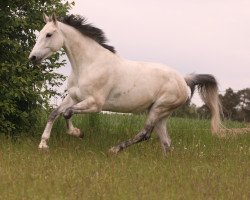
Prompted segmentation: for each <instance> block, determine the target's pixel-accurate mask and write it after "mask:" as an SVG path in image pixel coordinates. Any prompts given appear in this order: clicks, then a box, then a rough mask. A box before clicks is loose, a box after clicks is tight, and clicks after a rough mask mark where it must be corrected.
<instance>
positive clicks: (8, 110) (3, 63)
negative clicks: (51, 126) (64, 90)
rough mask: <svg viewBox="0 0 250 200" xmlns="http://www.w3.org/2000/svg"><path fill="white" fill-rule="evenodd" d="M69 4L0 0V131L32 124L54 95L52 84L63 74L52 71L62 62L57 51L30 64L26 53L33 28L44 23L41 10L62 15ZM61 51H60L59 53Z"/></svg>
mask: <svg viewBox="0 0 250 200" xmlns="http://www.w3.org/2000/svg"><path fill="white" fill-rule="evenodd" d="M71 5H72V3H68V2H65V1H64V3H63V2H61V1H60V0H51V1H40V0H31V1H22V0H5V1H1V2H0V52H1V53H0V99H1V101H0V121H1V125H0V133H4V134H11V135H12V134H14V133H18V134H19V133H21V132H25V131H27V130H30V129H31V128H32V127H34V124H35V123H36V120H37V113H38V112H40V111H39V110H40V109H41V108H42V107H44V106H47V105H48V99H49V98H50V97H51V96H53V95H57V92H56V91H55V90H54V89H53V87H54V86H58V85H60V84H61V81H62V80H63V79H64V77H63V76H62V75H60V74H57V73H54V72H53V69H55V68H58V67H61V66H62V65H64V64H65V61H59V60H58V59H59V54H57V55H55V56H54V57H52V58H51V59H50V60H48V61H47V62H45V63H43V64H42V65H41V66H37V67H34V66H32V65H31V64H30V63H29V61H28V55H29V53H30V51H31V49H32V47H33V46H34V44H35V40H36V33H37V30H40V29H41V28H42V27H43V26H44V22H43V20H42V19H43V17H42V14H43V13H48V14H51V13H52V12H53V10H54V8H56V13H57V14H58V15H65V14H66V13H67V12H68V10H69V9H70V7H71ZM61 54H62V52H61Z"/></svg>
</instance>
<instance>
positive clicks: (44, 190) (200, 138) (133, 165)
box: [0, 114, 250, 200]
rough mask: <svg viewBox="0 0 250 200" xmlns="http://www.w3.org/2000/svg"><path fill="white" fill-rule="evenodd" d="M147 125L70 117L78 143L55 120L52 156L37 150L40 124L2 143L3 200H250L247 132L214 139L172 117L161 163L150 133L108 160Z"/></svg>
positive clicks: (205, 124) (124, 118)
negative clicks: (113, 148) (113, 149)
mask: <svg viewBox="0 0 250 200" xmlns="http://www.w3.org/2000/svg"><path fill="white" fill-rule="evenodd" d="M144 120H145V116H144V115H131V116H128V115H108V114H97V115H94V116H92V117H91V116H89V115H84V116H75V117H74V122H75V125H76V126H77V127H79V128H81V129H82V130H83V131H84V133H85V136H84V138H83V139H79V138H75V137H72V136H68V135H66V134H65V132H66V125H65V122H64V120H63V119H59V120H58V121H57V122H56V124H55V126H54V128H53V130H52V138H51V140H50V142H49V146H50V148H49V151H40V150H38V149H37V146H38V144H39V139H40V134H41V133H42V131H43V128H44V125H45V117H44V119H41V123H40V125H39V126H37V127H35V132H32V134H31V133H27V135H26V136H20V137H16V138H15V139H11V138H8V137H6V136H4V135H2V136H0V199H3V200H12V199H18V200H21V199H25V200H28V199H32V200H36V199H37V200H38V199H39V200H42V199H53V200H54V199H56V200H57V199H58V200H61V199H70V200H74V199H84V200H85V199H93V200H98V199H108V200H113V199H114V200H118V199H119V200H123V199H124V200H133V199H142V200H147V199H149V200H154V199H156V200H158V199H159V200H162V199H185V200H186V199H192V200H193V199H250V189H249V188H250V132H249V133H246V134H239V135H237V136H228V137H226V138H218V137H214V136H212V135H211V134H210V132H209V121H207V120H195V119H181V118H170V120H169V121H168V123H167V125H168V130H169V133H170V136H171V139H172V147H173V149H172V151H171V152H170V153H169V154H168V155H167V156H166V157H164V156H163V154H162V151H161V148H160V143H159V141H158V138H157V136H156V134H155V133H153V135H152V138H151V139H150V140H149V141H146V142H142V143H140V144H136V145H134V146H131V147H129V148H128V149H126V150H125V151H123V152H121V153H120V154H118V155H115V156H111V155H109V154H108V153H107V152H108V149H109V148H110V147H111V146H113V145H115V144H117V143H118V142H120V141H123V140H125V139H128V138H130V137H131V136H132V135H134V134H135V133H136V132H137V131H138V130H139V129H140V128H141V127H142V125H143V122H144ZM225 125H226V126H227V127H230V128H242V127H246V126H248V125H247V124H244V123H236V122H231V121H227V122H225Z"/></svg>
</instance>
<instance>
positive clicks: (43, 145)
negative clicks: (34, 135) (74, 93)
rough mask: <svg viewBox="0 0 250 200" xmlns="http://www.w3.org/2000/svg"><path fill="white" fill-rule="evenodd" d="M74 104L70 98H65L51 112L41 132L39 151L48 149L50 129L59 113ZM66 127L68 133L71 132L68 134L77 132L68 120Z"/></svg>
mask: <svg viewBox="0 0 250 200" xmlns="http://www.w3.org/2000/svg"><path fill="white" fill-rule="evenodd" d="M74 104H75V102H74V101H73V100H72V99H71V97H70V96H66V97H65V99H64V100H63V102H62V103H61V104H60V105H59V106H58V107H57V108H56V109H55V110H53V111H52V113H51V114H50V116H49V118H48V121H47V124H46V126H45V129H44V131H43V134H42V138H41V142H40V144H39V148H40V149H47V148H48V144H47V142H48V140H49V138H50V134H51V129H52V127H53V124H54V122H55V120H56V118H57V117H58V116H59V115H60V114H61V113H63V112H64V111H65V110H66V109H67V108H69V107H71V106H72V105H74ZM67 125H68V129H69V131H71V132H70V133H73V132H72V131H74V132H76V131H77V130H74V129H75V128H74V127H73V125H72V123H71V122H70V121H69V119H68V120H67ZM69 131H68V133H69ZM77 132H79V131H77ZM70 133H69V134H70Z"/></svg>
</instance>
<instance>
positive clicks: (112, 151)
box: [108, 146, 121, 155]
mask: <svg viewBox="0 0 250 200" xmlns="http://www.w3.org/2000/svg"><path fill="white" fill-rule="evenodd" d="M120 151H121V148H120V147H117V146H116V147H112V148H110V149H109V151H108V152H109V154H111V155H116V154H117V153H118V152H120Z"/></svg>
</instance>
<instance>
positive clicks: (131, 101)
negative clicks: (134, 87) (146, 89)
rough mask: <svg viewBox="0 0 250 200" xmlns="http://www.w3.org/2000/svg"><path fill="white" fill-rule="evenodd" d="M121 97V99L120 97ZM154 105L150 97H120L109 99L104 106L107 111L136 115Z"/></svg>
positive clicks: (115, 96)
mask: <svg viewBox="0 0 250 200" xmlns="http://www.w3.org/2000/svg"><path fill="white" fill-rule="evenodd" d="M118 96H119V97H118ZM152 104H153V99H152V98H151V97H150V96H143V95H142V96H140V97H136V96H135V95H133V96H130V95H119V94H116V95H114V96H113V97H111V98H108V99H107V100H106V102H105V104H104V106H103V110H105V111H113V112H124V113H136V112H142V111H145V110H147V109H148V108H149V107H150V106H151V105H152Z"/></svg>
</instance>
